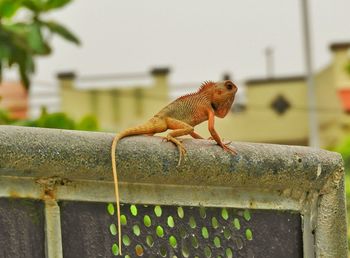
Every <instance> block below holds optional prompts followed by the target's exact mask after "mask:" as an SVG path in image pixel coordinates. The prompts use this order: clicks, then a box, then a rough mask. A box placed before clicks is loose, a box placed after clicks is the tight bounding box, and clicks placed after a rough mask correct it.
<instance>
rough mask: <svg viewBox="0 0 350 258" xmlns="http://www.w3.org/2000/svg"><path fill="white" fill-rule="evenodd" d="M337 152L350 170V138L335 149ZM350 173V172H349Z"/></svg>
mask: <svg viewBox="0 0 350 258" xmlns="http://www.w3.org/2000/svg"><path fill="white" fill-rule="evenodd" d="M335 151H337V152H339V153H340V154H341V155H342V157H343V159H344V163H345V169H346V170H349V169H350V136H347V137H346V138H345V139H344V140H343V142H342V143H341V144H340V145H339V146H338V147H337V148H336V149H335ZM348 172H350V171H348Z"/></svg>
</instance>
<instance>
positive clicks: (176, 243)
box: [60, 202, 302, 258]
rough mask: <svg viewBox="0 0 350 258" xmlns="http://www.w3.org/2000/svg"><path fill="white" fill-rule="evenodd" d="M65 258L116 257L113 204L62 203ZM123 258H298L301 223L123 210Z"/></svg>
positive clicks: (289, 217)
mask: <svg viewBox="0 0 350 258" xmlns="http://www.w3.org/2000/svg"><path fill="white" fill-rule="evenodd" d="M60 206H61V221H62V237H63V252H64V257H116V256H117V253H118V246H117V227H116V215H115V207H114V205H113V204H101V203H86V202H85V203H84V202H62V203H61V204H60ZM121 213H122V216H121V222H122V237H123V238H122V239H123V257H126V258H128V257H139V256H143V257H200V258H202V257H245V258H247V257H248V258H249V257H284V258H286V257H293V258H296V257H302V233H301V218H300V215H299V214H295V213H291V212H280V211H263V210H240V209H228V208H212V207H176V206H154V205H129V204H124V205H122V207H121Z"/></svg>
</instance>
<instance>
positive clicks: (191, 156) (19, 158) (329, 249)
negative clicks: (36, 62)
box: [0, 126, 347, 258]
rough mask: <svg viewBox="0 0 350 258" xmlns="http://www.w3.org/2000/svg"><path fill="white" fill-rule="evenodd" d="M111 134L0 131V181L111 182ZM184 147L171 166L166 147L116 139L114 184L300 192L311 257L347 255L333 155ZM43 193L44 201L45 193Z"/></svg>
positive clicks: (338, 164) (197, 144)
mask: <svg viewBox="0 0 350 258" xmlns="http://www.w3.org/2000/svg"><path fill="white" fill-rule="evenodd" d="M113 136H114V135H113V134H106V133H91V132H79V131H66V130H57V129H40V128H25V127H11V126H0V182H1V176H26V177H35V178H38V180H37V182H38V183H39V184H41V181H40V180H41V179H40V178H47V177H49V178H51V179H52V180H53V181H55V180H57V182H53V183H54V184H57V183H59V179H60V178H63V179H64V180H83V179H90V180H102V181H113V178H112V172H111V160H110V146H111V142H112V139H113ZM184 144H185V147H186V148H187V156H186V158H185V160H184V161H183V163H182V164H181V165H180V166H179V167H176V164H177V161H178V152H177V148H176V147H175V146H174V145H173V144H172V143H168V142H164V141H163V140H162V138H159V137H147V136H136V137H128V138H125V139H122V140H121V141H120V142H119V144H118V150H117V165H118V174H119V180H120V181H121V182H124V183H146V184H147V183H148V184H152V185H154V184H161V185H167V184H168V185H180V186H181V185H189V186H202V185H203V186H225V187H232V188H234V189H236V188H241V189H247V191H249V189H264V190H265V189H266V190H267V191H274V192H276V191H277V192H278V193H279V192H280V193H281V194H285V193H286V192H289V193H291V195H292V194H293V192H294V191H295V190H296V192H299V193H303V194H304V196H305V198H306V200H307V201H305V202H304V201H302V202H303V203H305V206H308V205H309V204H308V203H309V201H308V198H309V199H310V200H311V201H310V202H312V201H314V203H316V205H315V207H311V205H309V206H310V207H311V208H310V207H309V206H308V207H306V208H305V213H304V211H303V210H301V211H300V212H301V214H302V215H305V216H306V217H309V218H310V221H311V224H312V225H311V226H308V227H304V229H305V228H309V229H310V230H309V231H310V233H309V235H310V234H314V235H315V237H314V239H312V240H314V241H312V243H315V249H312V250H311V249H310V250H311V252H308V253H311V256H310V257H312V256H313V254H316V255H315V257H332V258H334V257H346V256H347V242H346V212H345V197H344V170H343V162H342V159H341V157H340V155H339V154H337V153H334V152H328V151H324V150H319V149H312V148H307V147H297V146H282V145H269V144H253V143H234V144H233V146H234V147H235V148H236V150H237V152H238V155H236V156H232V155H230V154H228V153H226V152H224V151H223V150H222V149H221V148H220V147H218V146H217V145H216V144H214V142H213V141H206V140H192V139H186V140H184ZM44 181H45V179H44ZM44 181H43V182H42V183H43V184H45V183H47V182H44ZM62 183H63V184H64V181H62ZM45 194H47V195H50V189H48V191H47V193H46V192H45ZM308 196H309V197H308ZM313 196H316V197H313ZM53 198H54V196H53ZM299 198H300V196H299V197H297V199H299ZM304 200H305V199H304ZM310 214H311V215H310ZM311 231H312V232H313V233H311Z"/></svg>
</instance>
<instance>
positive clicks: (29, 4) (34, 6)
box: [23, 0, 43, 14]
mask: <svg viewBox="0 0 350 258" xmlns="http://www.w3.org/2000/svg"><path fill="white" fill-rule="evenodd" d="M23 6H25V7H26V8H28V9H29V10H31V11H33V12H34V13H35V14H38V13H40V12H41V11H43V1H42V0H23Z"/></svg>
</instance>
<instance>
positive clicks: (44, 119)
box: [0, 109, 99, 131]
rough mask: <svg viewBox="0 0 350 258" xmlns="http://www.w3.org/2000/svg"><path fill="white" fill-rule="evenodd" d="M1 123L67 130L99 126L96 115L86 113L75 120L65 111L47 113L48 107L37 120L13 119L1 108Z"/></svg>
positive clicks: (93, 128)
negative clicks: (78, 119)
mask: <svg viewBox="0 0 350 258" xmlns="http://www.w3.org/2000/svg"><path fill="white" fill-rule="evenodd" d="M0 125H18V126H30V127H44V128H59V129H67V130H82V131H98V130H99V126H98V122H97V119H96V117H95V116H92V115H86V116H84V117H83V118H82V119H81V120H80V121H78V122H75V121H74V120H73V119H71V118H70V117H68V116H67V115H66V114H65V113H62V112H57V113H51V114H49V113H47V111H46V109H43V110H42V111H41V115H40V117H39V118H37V119H35V120H13V119H11V118H10V116H9V114H8V112H6V111H5V110H3V109H0Z"/></svg>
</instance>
